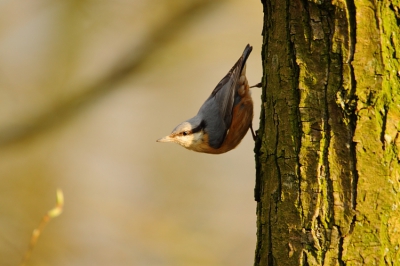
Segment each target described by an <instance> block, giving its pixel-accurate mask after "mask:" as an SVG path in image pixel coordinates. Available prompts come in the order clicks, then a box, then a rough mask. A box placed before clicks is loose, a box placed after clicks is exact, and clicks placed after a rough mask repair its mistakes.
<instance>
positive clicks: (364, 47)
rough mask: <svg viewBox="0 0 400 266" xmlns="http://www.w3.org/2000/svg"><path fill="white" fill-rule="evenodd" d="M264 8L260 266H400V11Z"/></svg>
mask: <svg viewBox="0 0 400 266" xmlns="http://www.w3.org/2000/svg"><path fill="white" fill-rule="evenodd" d="M262 3H263V7H264V15H265V16H264V29H263V37H264V44H263V50H262V58H263V68H264V77H263V87H264V89H263V95H262V101H263V110H262V112H261V116H260V129H259V132H258V136H259V139H258V141H257V142H256V147H255V153H256V166H257V177H256V188H255V198H256V200H257V201H258V204H257V215H258V221H257V227H258V232H257V238H258V239H257V247H256V256H255V265H259V266H261V265H269V266H271V265H400V251H399V249H400V166H399V162H400V137H399V136H400V134H399V131H400V37H399V35H400V30H399V25H400V1H395V0H393V1H390V0H383V1H368V0H360V1H353V0H338V1H327V0H322V1H307V0H293V1H289V0H284V1H281V0H263V1H262Z"/></svg>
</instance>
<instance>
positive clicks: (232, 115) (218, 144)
mask: <svg viewBox="0 0 400 266" xmlns="http://www.w3.org/2000/svg"><path fill="white" fill-rule="evenodd" d="M252 50H253V47H252V46H250V45H249V44H247V46H246V47H245V49H244V51H243V53H242V55H241V56H240V58H239V60H238V61H237V62H236V63H235V64H234V65H233V67H232V68H231V70H230V71H229V72H228V74H226V75H225V77H224V78H223V79H222V80H221V81H220V82H219V83H218V85H217V86H216V87H215V89H214V90H213V91H212V93H211V95H210V96H209V97H208V99H207V100H206V101H205V102H204V104H203V105H202V106H201V107H200V110H199V111H198V113H197V115H196V116H194V117H192V118H190V119H188V120H186V121H184V122H182V123H180V124H179V125H178V126H176V127H175V128H174V130H173V131H172V133H171V134H170V135H168V136H165V137H163V138H160V139H158V140H157V142H173V143H177V144H179V145H181V146H183V147H185V148H186V149H189V150H192V151H196V152H201V153H208V154H222V153H225V152H228V151H230V150H232V149H234V148H236V147H237V146H238V145H239V143H240V142H241V140H242V139H243V138H244V136H245V135H246V133H247V131H248V130H249V128H250V129H251V132H252V135H253V139H254V140H255V139H256V135H255V134H254V131H253V128H252V120H253V100H252V98H251V92H250V88H252V87H261V83H258V84H256V85H254V86H251V87H249V83H248V81H247V78H246V61H247V59H248V57H249V55H250V53H251V51H252Z"/></svg>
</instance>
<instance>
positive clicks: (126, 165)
mask: <svg viewBox="0 0 400 266" xmlns="http://www.w3.org/2000/svg"><path fill="white" fill-rule="evenodd" d="M262 17H263V14H262V6H261V3H260V2H259V1H258V0H251V1H239V0H226V1H215V0H192V1H187V0H159V1H141V0H114V1H99V0H97V1H89V0H79V1H49V0H36V1H20V0H16V1H0V177H1V185H0V265H7V266H11V265H19V264H20V262H21V260H22V258H23V256H24V254H25V252H26V250H27V248H28V244H29V240H30V237H31V234H32V230H33V229H34V228H36V227H37V226H38V225H39V223H40V221H41V219H42V217H43V215H44V214H45V213H46V212H47V211H48V210H49V209H51V208H53V206H54V205H55V198H56V189H57V188H61V189H62V190H63V192H64V196H65V207H64V212H63V214H62V215H61V216H59V217H57V218H54V219H53V220H51V221H50V223H49V224H48V225H47V227H46V228H45V230H44V231H43V233H42V235H41V237H40V239H39V241H38V243H37V245H36V246H35V248H34V250H33V253H32V257H31V259H30V261H29V264H28V265H58V266H60V265H252V264H253V259H254V250H255V244H256V203H255V201H254V197H253V190H254V180H255V169H254V154H253V146H254V142H253V140H252V138H251V135H250V133H248V135H246V137H245V138H244V140H243V141H242V143H241V145H240V146H239V147H238V148H236V149H235V150H233V151H231V152H229V153H226V154H223V155H207V154H199V153H195V152H191V151H188V150H186V149H184V148H182V147H180V146H178V145H176V144H164V143H156V139H158V138H160V137H163V136H164V135H167V134H169V133H170V132H171V131H172V129H173V128H174V127H175V126H176V125H177V124H178V123H180V122H182V121H184V120H186V119H188V118H190V117H192V116H194V115H195V114H196V113H197V111H198V109H199V108H200V106H201V104H202V103H203V102H204V101H205V99H206V98H207V97H208V96H209V94H210V93H211V91H212V90H213V89H214V87H215V86H216V85H217V83H218V82H219V81H220V80H221V79H222V77H224V75H225V74H226V73H227V72H228V71H229V69H230V68H231V67H232V66H233V64H234V63H235V62H236V60H237V59H238V58H239V57H240V55H241V54H242V51H243V49H244V47H245V46H246V44H247V43H250V44H251V45H253V47H254V49H253V53H252V55H251V56H250V58H249V61H248V65H247V73H248V74H247V77H248V80H249V83H250V84H251V85H252V84H256V83H258V82H259V81H260V80H261V75H262V69H261V58H260V51H261V42H262V38H261V30H262ZM260 95H261V91H260V89H257V88H256V89H253V99H254V103H255V118H254V122H253V124H254V128H255V129H257V128H258V117H259V111H260Z"/></svg>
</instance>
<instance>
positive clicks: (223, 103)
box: [187, 45, 253, 149]
mask: <svg viewBox="0 0 400 266" xmlns="http://www.w3.org/2000/svg"><path fill="white" fill-rule="evenodd" d="M252 49H253V48H252V47H251V46H250V45H247V46H246V48H245V49H244V51H243V54H242V56H241V57H240V58H239V60H238V61H237V62H236V64H235V65H234V66H233V67H232V68H231V70H230V71H229V72H228V74H227V75H226V76H225V77H224V78H223V79H222V80H221V81H220V82H219V83H218V85H217V86H216V87H215V89H214V90H213V92H212V93H211V95H210V97H209V98H208V99H207V100H206V101H205V102H204V104H203V105H202V106H201V107H200V110H199V112H198V114H197V115H196V116H195V117H193V118H192V119H189V120H187V122H190V123H195V124H193V125H192V126H193V127H196V126H200V124H203V126H204V131H205V132H206V133H207V134H208V136H209V145H210V146H211V147H213V148H215V149H218V148H219V147H221V145H222V143H223V142H224V139H225V136H226V133H227V131H228V129H229V127H230V125H231V123H232V111H233V107H234V101H235V96H236V95H237V89H238V86H237V83H238V80H239V78H240V74H241V72H242V70H243V67H244V66H245V64H246V60H247V58H248V57H249V55H250V53H251V51H252ZM196 124H197V125H196Z"/></svg>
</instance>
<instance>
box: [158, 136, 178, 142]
mask: <svg viewBox="0 0 400 266" xmlns="http://www.w3.org/2000/svg"><path fill="white" fill-rule="evenodd" d="M173 141H174V139H173V138H171V137H170V136H165V137H163V138H161V139H158V140H157V142H173Z"/></svg>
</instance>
